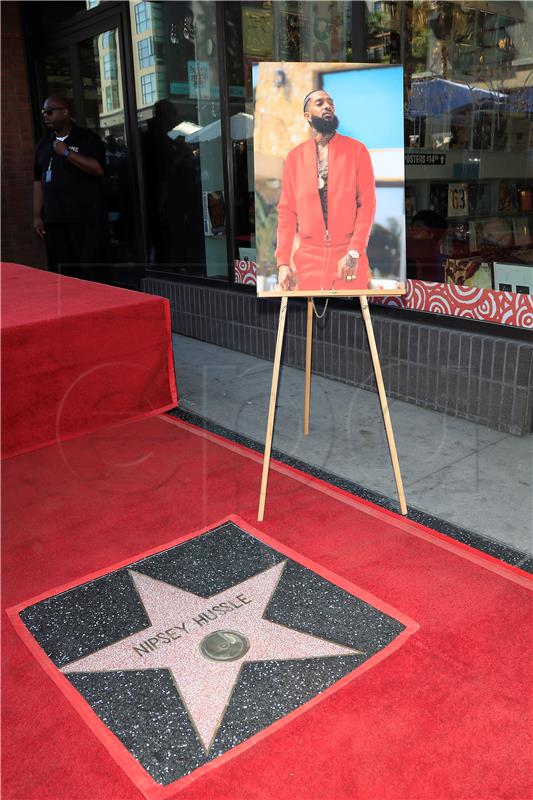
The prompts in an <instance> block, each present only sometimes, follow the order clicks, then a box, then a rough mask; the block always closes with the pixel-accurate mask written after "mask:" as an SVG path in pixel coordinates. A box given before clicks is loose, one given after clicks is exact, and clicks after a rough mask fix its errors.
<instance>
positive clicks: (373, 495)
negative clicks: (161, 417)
mask: <svg viewBox="0 0 533 800" xmlns="http://www.w3.org/2000/svg"><path fill="white" fill-rule="evenodd" d="M168 414H169V415H170V416H172V417H177V418H178V419H182V420H183V421H184V422H188V423H190V424H191V425H196V426H197V427H199V428H202V429H203V430H206V431H209V432H210V433H215V434H218V435H219V436H223V437H224V438H225V439H229V440H230V441H232V442H235V443H236V444H241V445H244V447H248V448H250V450H255V451H256V452H258V453H263V452H264V449H265V448H264V445H263V444H262V443H261V442H258V441H257V440H255V439H250V438H249V437H247V436H243V435H242V434H239V433H235V431H232V430H230V429H229V428H225V427H224V426H223V425H218V424H217V423H215V422H212V421H211V420H208V419H205V418H204V417H200V416H199V415H198V414H193V413H192V412H190V411H184V410H182V409H172V410H171V411H169V412H168ZM272 458H273V459H275V460H276V461H281V462H282V463H283V464H287V465H288V466H290V467H294V468H295V469H298V470H300V472H305V473H306V474H307V475H312V476H313V477H314V478H320V480H322V481H325V482H326V483H330V484H331V485H332V486H337V487H338V488H339V489H343V490H344V491H345V492H348V493H349V494H353V495H354V496H355V497H361V498H362V499H363V500H368V501H369V502H371V503H374V505H377V506H380V507H381V508H386V509H388V510H389V511H394V512H396V513H398V514H399V512H400V506H399V504H398V502H397V501H396V500H392V499H391V498H390V497H386V496H385V495H382V494H379V493H378V492H374V491H372V490H371V489H367V488H366V487H365V486H361V485H360V484H358V483H354V482H353V481H350V480H348V479H347V478H342V477H340V476H339V475H335V474H334V473H332V472H328V471H326V470H323V469H321V468H320V467H314V466H313V465H311V464H306V463H305V462H304V461H300V460H299V459H297V458H292V457H291V456H288V455H286V454H285V453H282V452H281V451H280V450H275V449H273V450H272ZM258 492H259V487H258ZM407 518H408V519H410V520H412V521H413V522H418V523H420V524H421V525H424V526H425V527H426V528H430V529H431V530H434V531H437V533H443V534H445V535H446V536H449V537H450V538H451V539H455V541H457V542H462V543H463V544H467V545H468V546H469V547H473V548H474V549H476V550H479V551H480V552H482V553H486V554H487V555H490V556H492V557H493V558H497V559H498V560H499V561H503V562H504V563H505V564H510V565H511V566H513V567H520V569H522V570H524V572H529V573H532V574H533V556H531V555H529V554H528V553H524V552H522V551H521V550H518V549H516V548H514V547H511V546H509V545H506V544H504V543H503V542H497V541H495V540H494V539H490V538H489V537H488V536H482V535H481V534H480V533H474V531H469V530H468V529H467V528H460V527H458V526H457V525H454V524H453V523H451V522H447V521H446V520H444V519H441V518H440V517H436V516H434V515H433V514H428V513H427V512H426V511H421V510H420V509H419V508H415V507H414V506H408V515H407Z"/></svg>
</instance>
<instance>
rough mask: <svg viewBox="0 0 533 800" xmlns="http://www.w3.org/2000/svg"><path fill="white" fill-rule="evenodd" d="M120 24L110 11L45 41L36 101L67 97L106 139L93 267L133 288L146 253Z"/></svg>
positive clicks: (82, 121) (84, 122)
mask: <svg viewBox="0 0 533 800" xmlns="http://www.w3.org/2000/svg"><path fill="white" fill-rule="evenodd" d="M121 24H122V23H121V18H120V16H118V15H113V16H112V17H109V18H108V20H107V22H106V21H104V20H102V22H101V23H100V24H99V25H91V26H90V27H89V28H87V27H86V26H83V27H81V29H80V30H79V31H77V32H75V33H71V34H69V35H68V36H65V37H63V38H62V37H58V39H56V40H55V41H54V42H53V45H52V44H49V45H47V43H46V42H45V43H43V45H42V46H41V48H40V50H41V55H40V56H37V58H36V62H35V64H36V76H37V86H38V92H39V97H38V98H37V103H38V104H39V105H38V108H41V104H42V102H43V101H44V99H45V98H46V97H49V96H51V95H60V96H64V97H66V98H67V99H68V100H69V101H70V102H71V105H72V109H73V117H74V121H75V122H76V124H77V125H79V126H80V127H83V128H89V129H90V130H92V131H93V132H94V133H96V134H97V135H98V136H99V137H100V138H101V140H102V142H103V143H104V145H105V151H106V175H105V178H104V186H103V195H104V203H105V212H106V219H107V242H106V254H105V264H102V265H99V268H98V270H97V272H98V274H99V275H100V278H101V280H102V281H109V282H112V283H116V284H119V285H125V286H129V287H131V288H136V287H138V284H139V278H140V277H141V276H142V274H143V273H144V263H145V257H144V248H143V242H142V234H141V226H140V223H139V219H140V207H139V192H138V191H136V190H135V186H136V175H137V170H136V162H135V159H133V160H132V159H131V158H130V148H131V141H130V137H129V135H128V130H129V129H128V125H127V119H128V117H127V114H128V109H127V107H126V103H125V84H124V80H123V78H124V75H123V59H122V57H121V52H122V49H121V46H120V41H121ZM89 34H90V35H89ZM43 133H44V129H43Z"/></svg>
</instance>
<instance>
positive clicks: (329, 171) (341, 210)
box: [276, 89, 376, 291]
mask: <svg viewBox="0 0 533 800" xmlns="http://www.w3.org/2000/svg"><path fill="white" fill-rule="evenodd" d="M303 110H304V117H305V119H306V120H307V121H308V123H309V124H310V125H311V127H312V129H313V138H312V139H308V141H307V142H303V143H302V144H299V145H297V146H296V147H295V148H293V149H292V150H291V151H290V152H289V153H288V155H287V159H286V161H285V169H284V172H283V181H282V189H281V197H280V201H279V204H278V236H277V239H278V246H277V249H276V260H277V267H278V284H279V287H280V289H281V290H284V291H289V290H291V289H299V290H302V291H307V290H310V291H312V290H327V289H350V290H353V289H366V288H367V284H368V279H369V274H368V258H367V255H366V248H367V245H368V240H369V237H370V231H371V228H372V223H373V221H374V213H375V210H376V192H375V183H374V172H373V169H372V161H371V159H370V154H369V152H368V150H367V148H366V147H365V145H364V144H363V143H362V142H359V141H357V140H356V139H351V138H350V137H348V136H341V134H339V133H337V132H336V131H337V127H338V124H339V121H338V119H337V117H336V115H335V103H334V100H333V98H331V97H330V96H329V94H328V93H327V92H325V91H324V90H322V89H316V90H315V91H312V92H310V93H309V94H308V95H306V97H305V98H304V101H303ZM296 231H298V235H299V240H300V242H299V246H298V249H297V250H296V251H295V252H294V255H293V265H291V263H290V261H291V253H292V246H293V241H294V236H295V234H296Z"/></svg>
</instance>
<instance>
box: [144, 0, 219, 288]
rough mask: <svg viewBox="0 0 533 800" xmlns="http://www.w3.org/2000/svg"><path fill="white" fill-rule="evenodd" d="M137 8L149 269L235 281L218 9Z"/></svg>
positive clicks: (197, 5) (201, 5) (205, 5)
mask: <svg viewBox="0 0 533 800" xmlns="http://www.w3.org/2000/svg"><path fill="white" fill-rule="evenodd" d="M147 5H149V6H150V9H149V11H148V10H147V9H146V8H144V7H145V6H147ZM130 8H131V13H132V16H133V19H132V30H133V31H134V32H135V31H136V32H137V33H134V34H133V36H134V43H133V48H134V57H135V83H136V94H137V117H138V122H139V126H140V131H141V143H142V156H143V159H142V161H143V163H142V167H143V177H144V187H145V197H144V205H145V209H146V223H147V226H146V227H147V243H146V244H147V252H148V268H152V269H157V270H158V271H163V272H170V273H175V274H183V275H201V276H204V277H210V278H218V279H223V280H227V278H228V258H227V245H226V199H225V197H224V172H223V166H222V164H223V162H222V141H221V123H220V88H219V66H218V54H217V25H216V3H215V2H194V1H191V2H151V3H149V4H147V3H136V4H131V5H130ZM139 33H140V36H139ZM152 39H154V40H155V41H154V45H155V46H154V47H153V48H152V49H151V50H148V49H147V48H146V47H145V45H144V44H143V43H145V42H147V41H150V43H151V42H152ZM150 47H151V45H150ZM148 54H149V57H148ZM147 66H149V68H150V72H148V73H146V72H145V71H144V70H145V69H146V67H147Z"/></svg>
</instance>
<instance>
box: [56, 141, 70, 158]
mask: <svg viewBox="0 0 533 800" xmlns="http://www.w3.org/2000/svg"><path fill="white" fill-rule="evenodd" d="M53 147H54V150H55V152H56V153H57V155H58V156H64V155H65V150H66V149H67V145H66V144H65V142H60V141H59V139H54V144H53Z"/></svg>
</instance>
